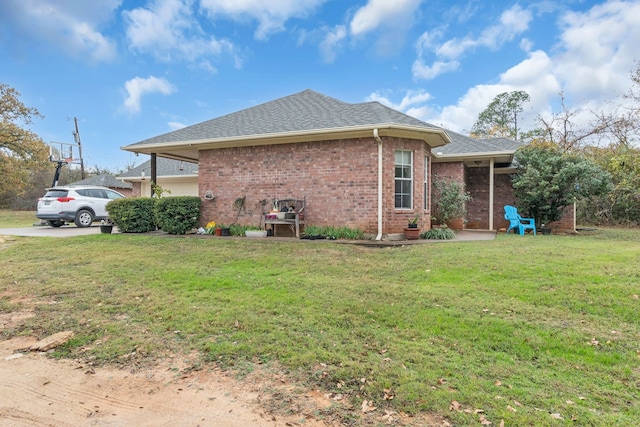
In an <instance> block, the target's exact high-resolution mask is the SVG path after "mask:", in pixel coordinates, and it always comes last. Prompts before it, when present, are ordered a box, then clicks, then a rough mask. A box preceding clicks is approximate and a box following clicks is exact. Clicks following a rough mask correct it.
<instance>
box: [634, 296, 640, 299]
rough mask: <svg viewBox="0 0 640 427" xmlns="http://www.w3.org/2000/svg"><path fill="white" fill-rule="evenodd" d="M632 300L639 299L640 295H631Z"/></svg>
mask: <svg viewBox="0 0 640 427" xmlns="http://www.w3.org/2000/svg"><path fill="white" fill-rule="evenodd" d="M632 298H633V299H640V295H633V297H632Z"/></svg>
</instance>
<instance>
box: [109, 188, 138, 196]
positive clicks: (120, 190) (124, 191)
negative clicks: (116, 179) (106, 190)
mask: <svg viewBox="0 0 640 427" xmlns="http://www.w3.org/2000/svg"><path fill="white" fill-rule="evenodd" d="M113 190H115V191H117V192H118V193H120V194H122V195H124V196H125V197H134V196H135V193H134V192H133V189H128V188H114V189H113Z"/></svg>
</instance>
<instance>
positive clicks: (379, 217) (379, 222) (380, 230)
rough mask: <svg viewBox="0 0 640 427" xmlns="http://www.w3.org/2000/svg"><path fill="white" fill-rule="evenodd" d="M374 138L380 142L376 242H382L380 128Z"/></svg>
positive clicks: (379, 150)
mask: <svg viewBox="0 0 640 427" xmlns="http://www.w3.org/2000/svg"><path fill="white" fill-rule="evenodd" d="M373 137H374V138H375V140H376V141H378V235H377V236H376V240H382V139H380V136H379V135H378V128H375V129H373Z"/></svg>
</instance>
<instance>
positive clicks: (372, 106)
mask: <svg viewBox="0 0 640 427" xmlns="http://www.w3.org/2000/svg"><path fill="white" fill-rule="evenodd" d="M380 124H396V125H407V126H414V127H419V128H425V129H431V130H433V129H440V128H439V127H437V126H433V125H430V124H428V123H425V122H423V121H421V120H418V119H416V118H414V117H411V116H408V115H406V114H404V113H401V112H399V111H396V110H394V109H392V108H389V107H386V106H384V105H382V104H380V103H379V102H365V103H359V104H349V103H346V102H343V101H340V100H337V99H335V98H331V97H329V96H326V95H323V94H321V93H318V92H315V91H313V90H310V89H307V90H305V91H303V92H299V93H296V94H293V95H289V96H285V97H283V98H279V99H276V100H273V101H270V102H266V103H264V104H260V105H257V106H255V107H251V108H247V109H245V110H241V111H238V112H235V113H231V114H227V115H225V116H222V117H218V118H215V119H212V120H207V121H205V122H202V123H198V124H195V125H192V126H187V127H185V128H182V129H179V130H175V131H172V132H169V133H165V134H162V135H158V136H155V137H153V138H149V139H146V140H144V141H140V142H137V143H135V144H131V145H129V146H128V147H130V148H134V147H135V146H139V145H145V144H158V143H168V142H182V141H198V140H212V139H218V138H234V137H242V136H247V137H248V136H257V135H269V134H278V133H286V132H302V131H310V130H322V129H335V128H345V127H354V126H366V125H371V126H375V125H380Z"/></svg>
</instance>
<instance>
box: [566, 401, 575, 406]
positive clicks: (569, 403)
mask: <svg viewBox="0 0 640 427" xmlns="http://www.w3.org/2000/svg"><path fill="white" fill-rule="evenodd" d="M575 404H576V402H572V401H570V400H567V405H575Z"/></svg>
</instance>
